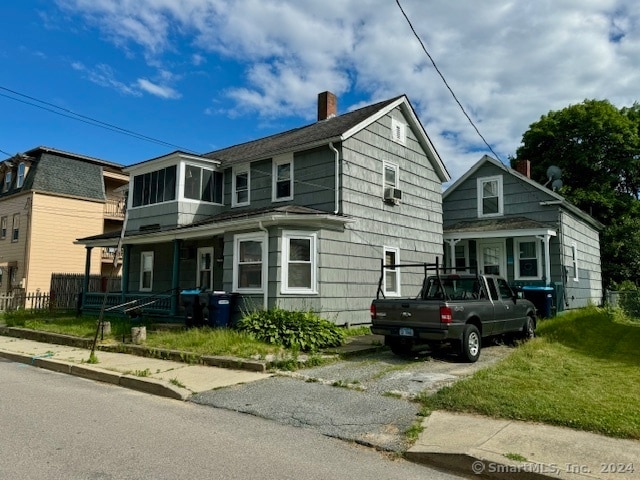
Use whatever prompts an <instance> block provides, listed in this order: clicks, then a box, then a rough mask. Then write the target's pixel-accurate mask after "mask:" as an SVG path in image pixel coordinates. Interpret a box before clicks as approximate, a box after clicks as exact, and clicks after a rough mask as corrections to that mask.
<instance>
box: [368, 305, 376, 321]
mask: <svg viewBox="0 0 640 480" xmlns="http://www.w3.org/2000/svg"><path fill="white" fill-rule="evenodd" d="M369 312H370V313H371V320H374V319H375V318H376V306H375V305H374V304H373V303H372V304H371V308H369Z"/></svg>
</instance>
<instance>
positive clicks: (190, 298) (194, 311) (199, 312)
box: [180, 289, 207, 328]
mask: <svg viewBox="0 0 640 480" xmlns="http://www.w3.org/2000/svg"><path fill="white" fill-rule="evenodd" d="M203 297H205V295H204V294H203V293H202V292H201V291H200V290H198V289H195V290H182V291H181V292H180V299H181V301H182V305H183V306H184V309H185V324H186V326H187V327H189V328H191V327H202V326H203V325H204V324H205V312H204V308H203V307H206V305H207V302H206V298H203Z"/></svg>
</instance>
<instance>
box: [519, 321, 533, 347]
mask: <svg viewBox="0 0 640 480" xmlns="http://www.w3.org/2000/svg"><path fill="white" fill-rule="evenodd" d="M535 336H536V323H535V321H534V320H533V318H532V317H531V316H529V315H527V320H526V321H525V322H524V325H523V327H522V331H521V332H520V339H521V340H524V341H526V340H531V339H532V338H533V337H535Z"/></svg>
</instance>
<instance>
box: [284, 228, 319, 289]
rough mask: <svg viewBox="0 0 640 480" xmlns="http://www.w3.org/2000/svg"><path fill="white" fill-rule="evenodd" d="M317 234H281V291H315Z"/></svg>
mask: <svg viewBox="0 0 640 480" xmlns="http://www.w3.org/2000/svg"><path fill="white" fill-rule="evenodd" d="M316 242H317V235H316V234H315V233H308V232H293V231H291V232H287V231H285V232H283V234H282V293H317V281H316V278H317V273H316V272H317V260H316V258H317V255H316Z"/></svg>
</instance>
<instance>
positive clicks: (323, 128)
mask: <svg viewBox="0 0 640 480" xmlns="http://www.w3.org/2000/svg"><path fill="white" fill-rule="evenodd" d="M396 107H400V108H401V109H402V111H403V113H404V114H405V116H406V117H407V118H408V119H409V121H410V123H411V127H412V128H413V131H414V132H415V133H416V135H417V137H418V141H419V142H420V144H421V145H422V146H423V148H424V150H425V152H427V156H428V157H429V160H430V161H431V162H432V164H433V167H434V169H435V171H436V173H437V174H438V177H439V178H440V179H441V180H442V181H443V182H446V181H448V180H450V178H451V177H450V175H449V173H448V172H447V169H446V167H445V166H444V163H443V162H442V160H441V159H440V156H439V155H438V153H437V152H436V150H435V148H434V146H433V144H432V143H431V140H430V139H429V137H428V136H427V134H426V132H425V130H424V128H423V127H422V125H421V123H420V121H419V120H418V117H417V116H416V114H415V111H414V110H413V107H412V106H411V104H410V103H409V100H408V99H407V97H406V96H405V95H401V96H399V97H395V98H391V99H389V100H385V101H383V102H379V103H375V104H373V105H369V106H366V107H363V108H359V109H357V110H354V111H352V112H349V113H345V114H343V115H338V116H335V117H332V118H329V119H327V120H322V121H318V122H316V123H312V124H310V125H307V126H304V127H300V128H295V129H293V130H288V131H286V132H282V133H278V134H275V135H271V136H269V137H264V138H260V139H257V140H253V141H250V142H246V143H242V144H239V145H235V146H232V147H228V148H223V149H221V150H216V151H213V152H210V153H207V154H205V155H204V156H205V157H207V158H211V159H215V160H219V161H221V162H222V164H223V166H229V165H233V164H236V163H245V162H251V161H255V160H262V159H267V158H271V157H273V156H275V155H278V154H283V153H288V152H297V151H301V150H307V149H309V148H314V147H317V146H321V145H327V144H328V143H329V142H342V141H344V140H346V139H348V138H349V137H351V136H353V135H355V134H356V133H358V132H359V131H361V130H362V129H364V128H366V127H367V126H369V125H370V124H372V123H373V122H375V121H376V120H378V119H379V118H381V117H383V116H384V115H386V114H387V113H389V112H390V111H391V110H393V109H394V108H396Z"/></svg>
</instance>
